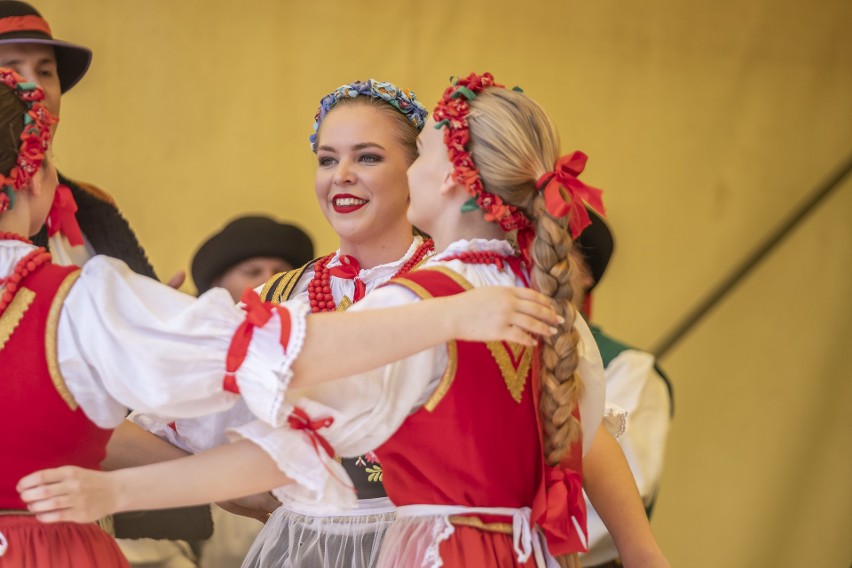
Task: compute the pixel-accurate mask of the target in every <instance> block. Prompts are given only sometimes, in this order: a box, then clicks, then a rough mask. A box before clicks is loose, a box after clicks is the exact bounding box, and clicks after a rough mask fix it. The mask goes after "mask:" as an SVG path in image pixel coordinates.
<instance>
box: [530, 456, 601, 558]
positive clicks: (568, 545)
mask: <svg viewBox="0 0 852 568" xmlns="http://www.w3.org/2000/svg"><path fill="white" fill-rule="evenodd" d="M544 482H545V487H546V491H547V509H546V511H545V516H544V518H543V519H541V520H540V521H539V523H540V524H541V528H542V530H543V531H544V535H545V537H546V538H547V548H548V550H550V553H551V554H553V555H554V556H560V555H562V554H571V553H574V552H585V551H586V548H587V542H588V539H589V537H588V534H587V531H586V501H585V500H584V499H583V479H582V476H581V475H580V474H579V473H578V472H576V471H574V470H573V469H570V468H567V467H566V468H563V467H561V466H557V467H547V468H545V479H544ZM575 522H576V523H577V524H576V525H575V524H574V523H575ZM580 531H582V534H581V532H580Z"/></svg>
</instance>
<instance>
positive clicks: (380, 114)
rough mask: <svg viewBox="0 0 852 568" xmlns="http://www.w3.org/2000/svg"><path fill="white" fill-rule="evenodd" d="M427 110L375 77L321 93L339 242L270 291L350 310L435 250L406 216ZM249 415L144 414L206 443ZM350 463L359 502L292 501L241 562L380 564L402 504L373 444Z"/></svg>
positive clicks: (318, 178) (182, 436) (164, 430)
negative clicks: (168, 418)
mask: <svg viewBox="0 0 852 568" xmlns="http://www.w3.org/2000/svg"><path fill="white" fill-rule="evenodd" d="M426 115H427V111H426V109H425V108H424V107H423V106H422V105H421V104H420V103H419V102H418V101H417V99H416V97H415V94H414V93H413V92H411V91H408V90H406V89H402V88H399V87H397V86H395V85H392V84H390V83H385V82H379V81H373V80H371V81H367V82H357V81H356V82H355V83H352V84H349V85H343V86H341V87H339V88H338V89H335V90H334V91H333V92H331V93H330V94H328V95H327V96H325V97H324V98H323V99H322V101H321V102H320V108H319V110H318V111H317V114H316V117H315V125H314V134H312V135H311V137H310V141H311V146H312V149H313V150H314V152H315V153H316V158H317V169H316V174H315V178H314V182H315V183H314V188H315V192H316V196H317V201H318V203H319V206H320V209H321V210H322V212H323V214H324V215H325V217H326V219H328V222H329V224H330V225H331V226H332V228H333V229H334V231H335V233H336V234H337V235H338V237H339V239H340V248H339V250H338V251H336V252H334V253H332V254H329V255H326V256H324V257H322V258H319V259H317V260H316V261H315V262H310V263H308V264H307V265H305V266H303V267H300V268H297V269H296V270H292V271H289V272H286V273H282V274H280V275H278V276H276V277H275V278H273V279H272V280H270V282H269V283H267V285H266V286H265V288H264V292H263V296H264V299H268V300H273V301H275V302H282V301H284V300H288V299H296V300H301V301H303V302H305V303H306V304H309V305H310V306H311V309H312V311H314V312H320V311H340V310H345V309H346V308H348V307H349V306H350V305H352V304H353V303H355V302H358V301H360V300H361V299H362V298H364V296H365V295H367V294H369V293H370V292H372V291H373V290H375V289H376V288H378V287H379V286H381V285H382V284H384V283H385V282H386V281H388V280H389V279H391V278H392V277H394V276H397V275H400V274H404V273H406V272H408V271H410V270H411V269H412V268H414V267H415V266H417V265H419V264H420V263H421V262H422V261H424V260H425V258H426V257H427V256H429V255H430V254H431V253H432V251H433V245H432V241H431V240H424V239H423V238H422V237H420V236H415V235H414V229H413V227H412V225H411V223H410V222H409V221H408V219H407V218H406V213H407V210H408V206H409V192H408V179H407V175H406V171H407V169H408V167H409V166H410V165H411V163H412V162H414V160H415V159H416V158H417V148H416V143H417V136H418V135H419V133H420V131H421V129H422V128H423V125H424V124H425V121H426ZM246 416H247V415H246V413H245V409H240V408H235V409H233V410H232V411H229V412H228V413H225V414H224V415H216V416H212V417H209V418H199V419H189V420H178V421H177V423H176V429H174V430H173V429H171V428H169V427H168V425H166V424H165V423H162V422H160V421H158V420H156V419H154V418H152V417H150V416H141V417H139V418H138V419H137V420H138V422H139V423H140V424H142V425H143V426H144V427H145V428H147V429H149V430H151V431H153V432H154V433H155V434H158V435H160V436H161V437H163V438H165V439H169V440H171V441H173V442H174V443H176V444H178V445H180V446H182V447H184V448H186V449H189V450H191V451H193V452H198V451H200V450H204V449H208V448H211V447H213V446H215V445H217V444H219V443H221V442H222V441H224V430H225V428H228V427H230V426H241V425H243V424H244V423H245V422H246V421H247V419H246ZM211 432H213V433H214V434H213V435H211V434H210V433H211ZM119 433H120V434H121V431H120V432H119ZM342 464H343V466H344V468H345V469H346V471H347V473H348V474H349V476H350V477H351V478H352V480H353V482H354V484H355V488H356V490H357V492H358V498H359V508H358V510H357V511H355V512H354V513H353V512H349V514H347V515H346V516H328V513H325V514H322V513H321V512H319V511H318V510H317V509H316V506H315V505H314V504H312V503H308V502H304V500H302V501H300V500H298V499H296V500H293V501H290V502H288V503H287V504H285V505H284V506H282V507H280V508H279V509H277V510H276V511H275V512H274V513H273V515H272V517H271V518H270V519H269V520H268V521H267V523H266V525H265V527H264V529H263V531H262V532H261V534H260V536H259V538H258V539H257V540H256V541H255V544H254V546H253V547H252V550H251V551H250V552H249V555H248V557H247V558H246V561H245V562H244V564H243V566H262V567H275V566H323V567H341V568H342V567H350V566H364V567H370V566H374V565H375V562H376V560H377V559H378V551H379V545H380V543H381V539H382V536H383V535H384V532H385V530H386V529H387V527H388V526H390V523H391V521H392V520H393V511H394V508H393V505H392V504H391V503H390V500H389V499H388V498H387V495H386V493H385V491H384V487H383V485H382V475H383V473H384V472H383V471H382V466H381V464H379V463H377V460H376V458H375V456H374V455H372V453H370V454H367V455H365V456H362V457H360V458H355V459H343V460H342ZM332 515H339V513H332Z"/></svg>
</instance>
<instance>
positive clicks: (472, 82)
mask: <svg viewBox="0 0 852 568" xmlns="http://www.w3.org/2000/svg"><path fill="white" fill-rule="evenodd" d="M489 87H495V88H501V89H502V88H505V87H504V86H503V85H500V84H498V83H495V82H494V77H493V76H492V75H491V73H484V74H482V75H477V74H476V73H471V74H470V75H468V76H467V77H464V78H463V79H459V80H457V81H456V82H455V83H454V84H453V85H452V86H450V87H447V90H445V91H444V96H443V97H442V98H441V100H440V102H438V105H437V106H436V107H435V111H434V112H433V113H432V117H433V118H434V119H435V122H436V124H435V128H443V127H446V130H444V144H446V146H447V152H448V154H449V156H450V161H451V162H452V163H453V168H454V169H453V179H454V180H456V181H457V182H458V183H460V184H462V185H463V186H464V187H465V188H467V192H468V193H470V195H471V196H472V199H471V200H470V201H468V202H467V203H465V204H464V206H463V207H462V211H471V210H474V209H475V208H476V207H478V208H480V209H482V210H483V211H484V212H485V220H486V221H494V222H495V223H497V224H499V225H500V228H501V229H503V230H504V231H507V232H508V231H514V230H516V229H524V228H526V227H529V226H530V225H531V223H530V220H529V218H528V217H527V216H526V215H524V213H523V212H522V211H521V210H520V209H518V208H517V207H515V206H514V205H509V204H508V203H504V202H503V200H502V199H501V198H500V196H498V195H494V194H493V193H489V192H488V191H486V190H485V186H484V185H483V183H482V179H481V178H480V177H479V170H478V169H477V168H476V165H475V164H474V163H473V157H472V156H471V155H470V152H469V151H468V148H467V146H468V143H469V142H470V128H469V125H468V121H467V117H468V115H469V114H470V101H472V100H473V99H475V98H476V95H477V94H478V93H481V92H482V91H483V90H485V89H487V88H489Z"/></svg>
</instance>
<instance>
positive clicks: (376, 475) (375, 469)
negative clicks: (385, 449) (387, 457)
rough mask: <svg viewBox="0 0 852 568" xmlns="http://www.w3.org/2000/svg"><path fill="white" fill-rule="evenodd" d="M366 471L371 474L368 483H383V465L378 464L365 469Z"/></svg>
mask: <svg viewBox="0 0 852 568" xmlns="http://www.w3.org/2000/svg"><path fill="white" fill-rule="evenodd" d="M364 471H366V472H367V473H369V474H370V475H369V476H367V481H372V482H375V483H381V482H382V464H379V463H377V464H375V465H373V466H370V467H368V468H366V469H364Z"/></svg>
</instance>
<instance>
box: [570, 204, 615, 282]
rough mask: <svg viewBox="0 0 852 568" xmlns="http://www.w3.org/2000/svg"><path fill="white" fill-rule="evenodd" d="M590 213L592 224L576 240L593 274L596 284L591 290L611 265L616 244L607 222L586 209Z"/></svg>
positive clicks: (589, 209)
mask: <svg viewBox="0 0 852 568" xmlns="http://www.w3.org/2000/svg"><path fill="white" fill-rule="evenodd" d="M586 211H587V212H588V213H589V219H591V221H592V224H591V225H589V226H587V227H586V228H585V229H583V232H582V233H580V236H579V237H577V238H576V239H575V240H574V243H575V244H576V245H577V247H578V249H579V251H580V252H581V253H582V254H583V258H584V259H585V260H586V264H588V265H589V270H590V271H591V273H592V279H593V280H594V281H595V283H594V284H593V285H592V287H591V288H589V290H591V289H592V288H594V287H595V286H597V284H598V282H600V280H601V278H602V277H603V275H604V272H606V266H607V264H609V259H610V257H611V256H612V251H613V248H615V242H614V241H613V238H612V232H610V230H609V227H608V226H607V224H606V221H604V220H603V218H602V217H601V216H600V215H598V214H597V213H595V212H594V211H593V210H592V209H591V208H589V207H586Z"/></svg>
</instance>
